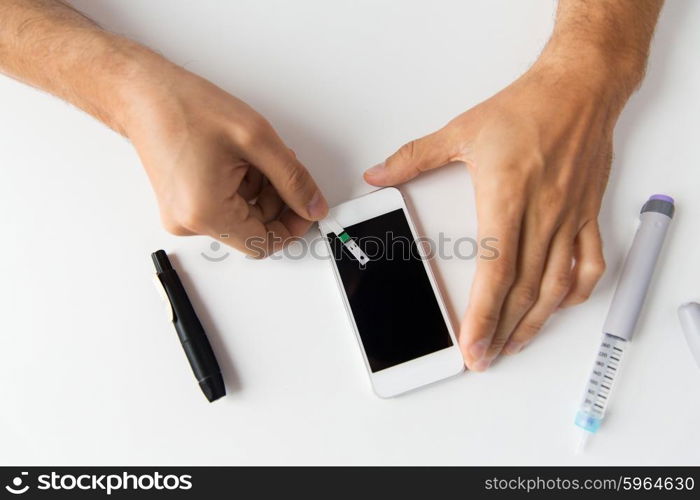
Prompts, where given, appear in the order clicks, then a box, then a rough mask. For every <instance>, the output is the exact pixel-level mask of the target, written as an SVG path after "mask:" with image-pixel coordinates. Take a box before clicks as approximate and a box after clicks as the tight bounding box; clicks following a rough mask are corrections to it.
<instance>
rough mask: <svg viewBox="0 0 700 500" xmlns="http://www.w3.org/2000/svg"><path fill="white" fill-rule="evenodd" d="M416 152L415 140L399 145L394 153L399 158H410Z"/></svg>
mask: <svg viewBox="0 0 700 500" xmlns="http://www.w3.org/2000/svg"><path fill="white" fill-rule="evenodd" d="M415 154H416V141H415V140H414V141H410V142H407V143H406V144H404V145H403V146H401V147H400V148H399V150H398V152H397V153H396V155H397V156H398V157H399V159H402V160H411V159H413V157H414V156H415Z"/></svg>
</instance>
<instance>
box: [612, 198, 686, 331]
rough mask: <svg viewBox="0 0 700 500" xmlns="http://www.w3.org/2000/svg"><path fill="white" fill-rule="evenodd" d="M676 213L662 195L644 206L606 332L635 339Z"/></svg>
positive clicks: (618, 284) (669, 199) (667, 199)
mask: <svg viewBox="0 0 700 500" xmlns="http://www.w3.org/2000/svg"><path fill="white" fill-rule="evenodd" d="M673 212H674V205H673V199H671V198H670V197H668V196H663V195H654V196H652V197H651V198H649V200H648V201H647V202H646V203H645V204H644V206H643V207H642V212H641V215H640V217H639V218H640V221H641V222H640V224H639V227H638V228H637V233H636V234H635V236H634V241H633V242H632V247H631V248H630V251H629V253H628V254H627V259H626V260H625V264H624V266H623V268H622V274H621V276H620V279H619V281H618V283H617V288H616V289H615V294H614V296H613V299H612V302H611V304H610V309H609V310H608V316H607V318H606V319H605V324H604V325H603V332H604V333H607V334H610V335H614V336H616V337H619V338H621V339H625V340H630V339H631V338H632V335H633V334H634V328H635V325H636V324H637V318H638V317H639V313H640V312H641V310H642V306H643V305H644V299H645V297H646V295H647V290H648V289H649V282H650V281H651V277H652V275H653V274H654V267H655V266H656V261H657V260H658V258H659V253H661V248H662V247H663V244H664V239H665V237H666V232H667V231H668V226H669V224H670V222H671V218H672V217H673Z"/></svg>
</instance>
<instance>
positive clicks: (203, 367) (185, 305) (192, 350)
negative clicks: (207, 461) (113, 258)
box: [151, 250, 226, 402]
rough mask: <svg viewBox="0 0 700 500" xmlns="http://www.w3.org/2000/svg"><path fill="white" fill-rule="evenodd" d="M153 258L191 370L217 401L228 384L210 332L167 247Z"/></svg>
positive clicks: (208, 397) (157, 252) (154, 254)
mask: <svg viewBox="0 0 700 500" xmlns="http://www.w3.org/2000/svg"><path fill="white" fill-rule="evenodd" d="M151 258H152V259H153V264H155V267H156V275H157V277H158V280H159V281H160V283H161V285H163V289H164V290H165V294H166V295H167V299H168V301H169V302H170V307H171V308H172V321H173V325H175V331H176V332H177V336H178V337H179V339H180V343H181V344H182V348H183V349H184V351H185V355H186V356H187V360H188V361H189V363H190V366H191V367H192V372H193V373H194V376H195V377H196V378H197V381H198V382H199V387H200V388H201V389H202V392H203V393H204V395H205V396H206V398H207V399H208V400H209V402H212V401H216V400H217V399H219V398H220V397H222V396H225V395H226V386H225V385H224V378H223V377H222V376H221V369H220V368H219V363H218V362H217V361H216V356H215V355H214V351H213V350H212V348H211V344H210V343H209V339H208V338H207V334H206V333H205V331H204V328H203V327H202V323H201V322H200V321H199V318H198V317H197V314H196V313H195V312H194V308H193V307H192V303H191V302H190V299H189V298H188V297H187V293H186V292H185V288H184V287H183V286H182V282H181V281H180V277H179V276H178V275H177V272H176V271H175V269H173V266H172V264H171V263H170V259H168V255H167V254H166V253H165V251H164V250H158V251H156V252H153V253H152V254H151Z"/></svg>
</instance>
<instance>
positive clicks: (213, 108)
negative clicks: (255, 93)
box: [122, 54, 328, 257]
mask: <svg viewBox="0 0 700 500" xmlns="http://www.w3.org/2000/svg"><path fill="white" fill-rule="evenodd" d="M149 57H150V62H149V64H146V65H145V70H144V69H141V70H140V71H145V72H146V74H144V75H142V77H140V78H139V79H138V80H137V81H135V83H134V85H133V89H130V88H128V89H127V90H126V92H127V93H129V92H131V93H132V97H131V98H129V99H128V102H129V103H130V104H129V105H128V106H127V108H126V113H125V115H124V116H125V117H124V119H123V120H122V123H123V128H124V133H125V135H127V136H128V137H129V138H130V139H131V141H132V142H133V144H134V146H135V147H136V149H137V151H138V154H139V156H140V158H141V161H142V162H143V165H144V167H145V168H146V171H147V173H148V176H149V178H150V180H151V183H152V185H153V188H154V190H155V193H156V197H157V199H158V204H159V206H160V214H161V220H162V223H163V225H164V227H165V228H166V229H167V230H168V231H169V232H171V233H173V234H177V235H193V234H204V235H209V236H211V237H213V238H216V239H219V240H220V241H222V242H223V243H226V244H228V245H231V246H233V247H234V248H237V249H239V250H241V251H244V252H246V253H248V254H250V255H253V256H255V257H264V256H265V255H267V254H269V253H271V252H274V251H276V250H278V249H279V248H280V247H281V246H282V244H283V243H284V241H285V240H289V238H291V237H297V236H301V235H303V234H304V233H305V232H306V231H307V230H308V229H309V226H310V225H311V221H315V220H319V219H321V218H323V217H325V215H326V213H327V211H328V205H327V203H326V200H325V199H324V197H323V195H322V194H321V192H320V190H319V188H318V187H317V185H316V183H315V182H314V180H313V179H312V178H311V175H310V174H309V172H308V171H307V170H306V168H305V167H304V166H303V165H302V164H301V163H300V162H299V161H298V160H297V158H296V156H295V154H294V152H293V151H292V150H291V149H289V148H288V147H287V146H286V145H285V144H284V143H283V142H282V140H281V139H280V138H279V136H278V135H277V133H276V132H275V130H274V129H273V128H272V126H271V125H270V124H269V123H268V122H267V121H266V120H265V119H264V118H263V117H262V116H261V115H260V114H258V113H257V112H256V111H255V110H253V109H252V108H251V107H250V106H248V105H247V104H246V103H244V102H242V101H240V100H239V99H236V98H235V97H233V96H231V95H230V94H228V93H226V92H224V91H223V90H221V89H220V88H218V87H216V86H215V85H213V84H212V83H210V82H208V81H207V80H204V79H203V78H200V77H199V76H197V75H194V74H192V73H190V72H188V71H186V70H184V69H182V68H180V67H178V66H175V65H174V64H171V63H170V62H168V61H166V60H164V59H161V58H159V56H156V55H155V54H150V56H149ZM222 235H225V236H224V237H223V238H222ZM226 235H227V236H226Z"/></svg>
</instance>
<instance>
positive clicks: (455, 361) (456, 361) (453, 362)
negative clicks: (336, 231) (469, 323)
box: [321, 188, 464, 398]
mask: <svg viewBox="0 0 700 500" xmlns="http://www.w3.org/2000/svg"><path fill="white" fill-rule="evenodd" d="M397 209H401V210H403V211H404V214H405V215H406V220H407V221H408V226H409V228H410V229H411V235H412V237H413V239H414V240H416V239H417V238H418V236H417V234H416V229H415V227H414V225H413V221H412V220H411V217H410V215H409V213H408V209H407V208H406V203H405V202H404V199H403V196H402V195H401V192H400V191H399V190H398V189H396V188H384V189H380V190H378V191H374V192H372V193H369V194H366V195H364V196H361V197H359V198H355V199H352V200H349V201H347V202H345V203H341V204H340V205H337V206H335V207H333V208H331V209H330V211H329V213H328V216H329V217H332V218H333V219H335V220H336V221H337V222H338V223H339V224H340V225H341V226H343V227H347V226H351V225H353V224H356V223H358V222H362V221H365V220H368V219H372V218H374V217H378V216H380V215H382V214H385V213H388V212H392V211H394V210H397ZM321 236H322V237H323V240H324V242H325V244H326V247H327V249H328V253H329V255H331V256H332V255H333V253H332V251H331V248H330V244H329V243H328V240H327V239H326V237H325V236H326V235H325V234H323V232H322V231H321ZM350 236H351V237H352V234H351V235H350ZM418 248H419V251H420V252H421V259H422V261H423V266H424V267H425V271H426V273H427V275H428V279H429V281H430V286H431V287H432V289H433V293H434V295H435V297H436V299H437V302H438V306H439V307H440V312H441V313H442V317H443V319H444V321H445V325H446V326H447V331H448V332H449V334H450V337H451V339H452V346H450V347H447V348H445V349H442V350H440V351H436V352H434V353H431V354H426V355H425V356H421V357H419V358H415V359H412V360H410V361H406V362H404V363H401V364H398V365H396V366H392V367H390V368H385V369H384V370H380V371H378V372H374V373H373V372H372V370H371V368H370V365H369V361H368V360H367V353H366V352H365V348H364V345H363V344H362V338H361V337H360V333H359V331H358V329H357V324H356V323H355V318H354V316H353V314H352V309H351V308H350V303H349V301H348V297H347V295H346V293H345V287H344V286H343V282H342V280H341V278H340V274H339V273H338V268H337V266H336V265H335V260H334V259H333V258H332V257H331V258H330V259H329V260H330V261H331V267H332V268H333V274H334V275H335V278H336V282H337V284H338V288H339V289H340V293H341V296H342V299H343V303H344V305H345V310H346V312H347V314H348V317H349V319H350V324H351V326H352V328H353V331H354V332H355V338H356V339H357V342H358V344H359V345H360V351H361V352H362V358H363V360H364V363H365V368H366V369H367V373H368V374H369V377H370V380H371V382H372V388H373V390H374V392H375V393H376V394H377V395H378V396H379V397H382V398H388V397H392V396H397V395H399V394H401V393H403V392H407V391H410V390H412V389H416V388H418V387H421V386H424V385H427V384H430V383H432V382H437V381H438V380H442V379H444V378H448V377H451V376H453V375H457V374H459V373H461V372H462V371H463V370H464V360H463V357H462V354H461V352H460V350H459V347H458V344H457V339H456V337H455V334H454V331H453V329H452V324H451V322H450V319H449V316H448V314H447V309H446V308H445V304H444V301H443V299H442V296H441V295H440V291H439V290H438V287H437V284H436V282H435V277H434V276H433V272H432V270H431V269H430V265H429V264H428V261H427V260H426V258H425V255H424V251H423V248H422V247H421V245H418ZM368 265H372V264H371V262H370V263H369V264H368Z"/></svg>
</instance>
